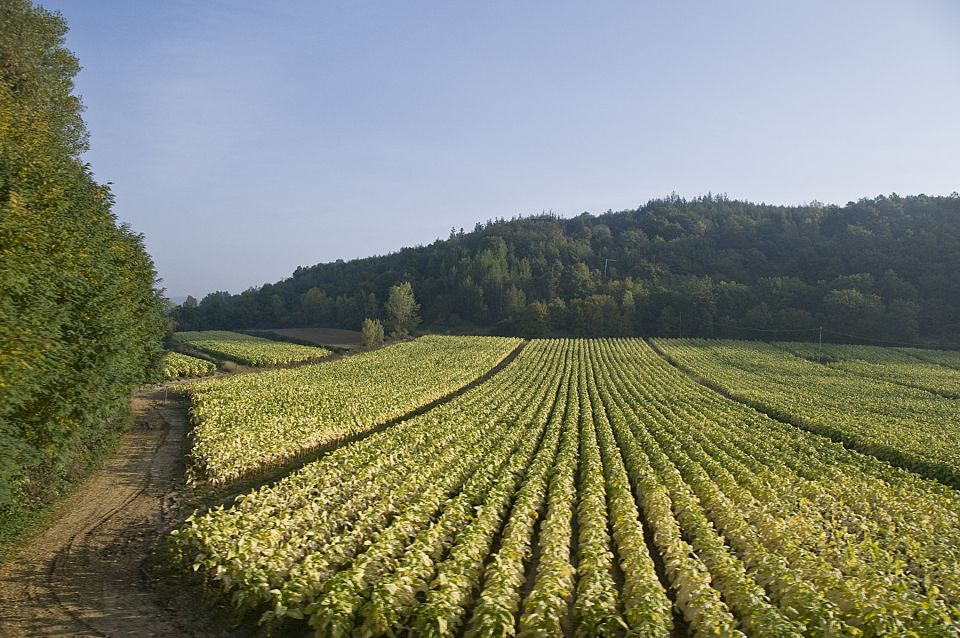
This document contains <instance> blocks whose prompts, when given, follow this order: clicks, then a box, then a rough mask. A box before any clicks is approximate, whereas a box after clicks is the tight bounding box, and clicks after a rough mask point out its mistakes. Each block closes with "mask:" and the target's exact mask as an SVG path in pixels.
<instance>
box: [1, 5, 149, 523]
mask: <svg viewBox="0 0 960 638" xmlns="http://www.w3.org/2000/svg"><path fill="white" fill-rule="evenodd" d="M65 33H66V25H65V23H64V22H63V20H62V18H60V16H59V15H56V14H52V13H50V12H48V11H45V10H43V9H41V8H37V7H34V6H33V5H32V4H31V3H30V2H29V1H27V0H2V1H0V264H2V266H0V528H2V527H3V525H4V523H6V522H7V521H12V520H15V519H16V518H17V517H16V512H15V510H16V509H17V508H20V509H21V510H22V509H23V508H28V507H30V504H31V503H35V502H37V501H39V500H42V499H43V498H45V497H46V496H47V495H48V494H52V493H54V492H56V490H57V489H58V487H59V486H61V485H62V483H63V481H64V480H66V479H67V478H68V477H70V476H74V475H77V474H78V473H79V472H78V471H79V470H82V469H83V468H84V467H85V466H87V465H89V464H90V463H91V462H92V461H93V460H94V459H96V458H97V455H98V453H99V452H100V451H101V450H103V449H104V447H105V446H106V445H108V444H109V442H110V441H111V440H113V439H114V438H115V437H116V435H117V433H118V432H119V430H120V429H121V428H122V427H123V426H124V425H125V424H126V423H127V421H128V419H129V403H130V396H131V394H132V392H133V390H134V389H135V388H136V387H137V386H138V385H139V384H141V383H143V382H144V381H146V380H149V379H151V378H153V377H154V375H156V374H158V373H159V368H160V364H161V361H162V347H161V340H162V337H163V334H164V332H165V330H166V328H167V323H166V322H165V320H164V318H163V315H162V312H163V309H164V300H163V298H162V295H161V294H160V292H159V291H158V290H156V289H155V288H154V284H155V280H156V272H155V270H154V268H153V263H152V262H151V260H150V257H149V255H147V253H146V251H145V250H144V246H143V237H141V236H140V235H137V234H136V233H134V232H132V231H131V230H130V228H128V227H126V226H122V225H121V226H118V224H117V219H116V217H115V216H114V214H113V212H112V210H111V208H112V206H113V196H112V194H111V193H110V190H109V189H108V188H107V187H106V186H103V185H100V184H98V183H97V182H96V181H95V180H94V179H93V175H92V174H91V171H90V168H89V167H88V166H87V165H86V164H85V163H84V162H83V161H82V159H81V154H82V152H83V151H84V150H85V149H86V147H87V132H86V129H85V127H84V124H83V120H82V119H81V117H80V113H81V110H82V108H81V104H80V100H79V99H78V98H77V97H76V96H74V95H73V76H74V75H75V74H76V72H77V70H78V68H79V65H78V62H77V60H76V58H75V57H74V56H73V55H72V54H71V53H70V52H69V51H67V50H66V49H65V48H64V47H63V39H64V35H65ZM2 531H3V530H2V529H0V532H2ZM2 536H3V534H2V533H0V537H2Z"/></svg>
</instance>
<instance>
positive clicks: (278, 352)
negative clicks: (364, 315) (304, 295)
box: [173, 330, 330, 367]
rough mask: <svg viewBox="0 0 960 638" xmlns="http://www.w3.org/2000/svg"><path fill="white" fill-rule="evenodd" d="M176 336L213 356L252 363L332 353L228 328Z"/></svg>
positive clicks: (279, 362)
mask: <svg viewBox="0 0 960 638" xmlns="http://www.w3.org/2000/svg"><path fill="white" fill-rule="evenodd" d="M173 340H174V341H176V342H177V343H182V344H184V345H187V346H189V347H191V348H194V349H196V350H199V351H200V352H205V353H207V354H209V355H212V356H214V357H220V358H223V359H229V360H231V361H236V362H237V363H242V364H244V365H248V366H253V367H265V366H277V365H284V364H288V363H300V362H303V361H311V360H313V359H320V358H322V357H326V356H328V355H330V351H329V350H327V349H326V348H319V347H315V346H304V345H300V344H296V343H285V342H281V341H273V340H271V339H263V338H261V337H253V336H251V335H245V334H240V333H237V332H227V331H225V330H205V331H199V332H175V333H173Z"/></svg>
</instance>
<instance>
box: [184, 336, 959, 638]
mask: <svg viewBox="0 0 960 638" xmlns="http://www.w3.org/2000/svg"><path fill="white" fill-rule="evenodd" d="M460 339H462V340H463V341H462V342H461V343H463V342H466V341H468V340H470V339H478V338H469V337H468V338H460ZM414 343H416V342H414ZM670 343H671V344H673V343H675V342H670ZM403 345H409V344H403ZM737 346H742V347H743V351H744V353H745V356H747V357H748V358H749V357H750V356H751V355H752V350H751V348H752V345H751V344H749V343H743V342H741V343H739V344H729V347H730V348H731V350H734V349H735V348H736V347H737ZM390 349H391V348H387V349H384V350H380V351H378V353H382V352H384V351H385V350H390ZM777 352H779V354H780V355H782V356H784V357H792V355H789V354H787V353H786V352H783V351H782V350H780V351H777ZM378 353H374V354H378ZM900 354H902V355H903V356H909V355H907V354H905V353H899V354H895V355H894V356H900ZM793 358H794V359H796V357H793ZM797 360H798V361H800V360H799V359H797ZM421 363H422V364H425V365H421V367H424V368H426V367H429V362H428V361H423V362H421ZM334 365H336V364H334ZM811 365H815V364H811ZM320 367H329V366H320ZM818 367H819V368H823V366H818ZM247 376H248V377H250V376H259V375H247ZM404 378H405V377H404V376H403V375H401V376H399V377H397V379H401V381H400V384H401V385H402V383H403V381H402V379H404ZM395 384H396V381H395V382H394V383H393V384H389V385H395ZM338 387H339V388H340V390H337V389H334V388H331V391H330V392H327V393H324V394H323V396H325V397H331V398H333V399H334V400H335V401H341V400H343V397H342V396H340V392H342V391H343V390H347V391H349V389H350V387H351V386H350V385H349V384H341V385H340V386H338ZM793 391H797V390H796V389H794V390H793ZM789 392H790V391H789V390H788V391H784V392H783V393H784V394H787V393H789ZM798 394H800V392H798ZM308 395H309V396H310V397H316V396H318V395H319V393H308ZM306 400H307V401H309V400H310V399H309V398H308V399H306ZM314 400H315V399H314ZM254 403H255V402H254ZM346 403H347V404H349V400H348V401H346ZM890 407H891V408H894V407H895V406H890ZM958 515H960V499H958V495H957V492H956V491H955V490H952V489H949V488H946V487H944V486H943V485H941V484H939V483H937V482H936V481H932V480H928V479H924V478H922V477H920V476H918V475H917V474H914V473H911V472H907V471H904V470H901V469H897V468H894V467H891V466H890V465H889V464H887V463H883V462H880V461H878V460H877V459H875V458H872V457H870V456H866V455H863V454H859V453H856V452H852V451H850V450H848V449H846V448H844V447H843V446H841V445H839V444H836V443H834V442H831V441H830V440H828V439H827V438H825V437H822V436H817V435H815V434H811V433H810V432H806V431H804V430H802V429H800V428H797V427H794V426H791V425H786V424H784V423H780V422H777V421H775V420H773V419H771V418H769V417H767V416H765V415H763V414H762V413H760V412H758V411H756V410H754V409H752V408H750V407H748V406H746V405H743V404H742V403H738V402H737V401H733V400H730V399H728V398H725V397H724V396H722V395H721V394H719V393H717V392H714V391H713V390H710V389H708V388H706V387H704V386H703V385H701V384H699V383H697V382H695V381H693V380H692V379H691V378H690V377H688V376H687V375H685V374H683V373H682V372H681V371H679V370H678V369H677V368H675V367H674V366H671V365H670V364H668V363H667V362H665V361H664V360H663V359H661V358H660V357H659V356H657V354H656V353H655V352H654V351H653V350H652V349H651V348H650V346H648V345H647V344H646V343H645V342H643V341H641V340H637V339H603V340H569V339H547V340H534V341H532V342H530V343H529V344H528V345H527V346H526V347H525V348H524V349H523V350H522V351H521V352H520V353H519V354H518V356H517V357H516V359H515V360H513V361H512V362H511V363H510V364H509V365H508V366H506V367H505V368H504V369H503V370H501V371H500V372H499V373H498V374H496V375H493V376H492V377H491V378H490V379H488V380H487V381H485V382H484V383H483V384H481V385H479V386H477V387H474V388H471V389H470V390H468V391H466V392H464V393H463V394H461V395H459V396H457V397H456V398H454V399H452V400H451V401H448V402H445V403H442V404H440V405H439V406H437V407H436V408H435V409H432V410H429V411H427V412H425V413H423V414H420V415H418V416H416V417H413V418H410V419H407V420H404V421H403V422H401V423H398V424H397V425H395V426H393V427H391V428H388V429H386V430H383V431H381V432H377V433H375V434H372V435H370V436H368V437H366V438H363V439H361V440H359V441H356V442H354V443H351V444H348V445H343V446H340V447H338V448H337V449H336V450H334V451H333V452H331V453H330V454H328V455H326V456H324V457H323V458H321V459H319V460H317V461H315V462H312V463H309V464H307V465H305V466H304V467H303V468H301V469H300V470H298V471H296V472H294V473H293V474H291V475H290V476H288V477H286V478H284V479H283V480H281V481H278V482H276V483H272V484H270V485H266V486H263V487H261V488H259V489H257V490H254V491H251V492H249V493H247V494H245V495H243V496H242V497H241V498H238V499H237V500H236V501H235V502H234V503H233V504H232V505H230V506H229V507H218V508H214V509H212V510H210V511H208V512H206V513H203V514H197V515H195V516H193V517H191V518H190V519H189V520H188V521H186V523H185V525H184V526H183V527H182V528H181V529H180V530H178V531H176V532H175V533H174V537H173V538H174V540H173V542H172V543H171V545H172V546H173V547H174V548H175V551H174V552H173V554H174V559H175V560H176V561H178V563H179V564H180V566H181V567H182V568H183V569H192V570H195V571H198V572H200V574H201V575H202V576H203V577H204V579H205V581H206V582H207V583H208V584H209V585H210V586H211V587H212V588H213V589H214V590H215V591H218V592H220V593H221V594H223V597H224V599H225V600H226V601H228V604H230V605H232V606H233V607H234V608H235V609H236V610H237V611H238V612H240V613H244V612H251V613H250V614H249V615H248V617H253V616H254V615H255V614H258V613H259V614H260V618H261V624H268V625H269V624H272V623H277V624H280V626H279V627H271V626H267V627H265V628H262V629H261V631H262V632H263V633H267V634H269V633H271V631H272V629H275V628H276V629H279V630H280V631H281V632H283V631H285V630H290V632H289V633H295V634H302V633H304V632H305V631H306V630H307V627H306V626H305V625H306V624H307V623H309V626H310V627H311V628H312V630H313V633H315V635H317V636H355V637H373V636H401V635H416V636H460V635H464V636H467V637H469V638H488V637H489V638H492V637H494V636H500V637H502V636H520V637H540V636H562V635H570V636H578V637H586V636H590V637H594V636H649V637H651V638H653V637H663V638H665V637H667V636H670V635H675V634H683V635H691V636H729V637H739V638H745V637H746V636H774V637H777V638H799V637H801V636H823V635H831V636H944V637H946V636H953V635H954V634H955V633H956V632H955V628H956V626H957V623H958V622H960V607H958V606H957V601H958V596H960V542H958V541H960V517H958ZM658 570H659V573H658ZM667 588H669V591H670V592H671V593H672V596H670V597H668V595H667ZM675 614H676V615H675ZM675 618H680V619H682V620H681V623H682V625H681V626H680V627H674V626H673V624H674V619H675ZM281 623H283V624H281Z"/></svg>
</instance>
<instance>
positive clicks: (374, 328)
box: [360, 319, 383, 348]
mask: <svg viewBox="0 0 960 638" xmlns="http://www.w3.org/2000/svg"><path fill="white" fill-rule="evenodd" d="M360 343H361V345H363V347H364V348H370V347H373V346H379V345H380V344H381V343H383V324H382V323H380V320H379V319H364V320H363V324H361V326H360Z"/></svg>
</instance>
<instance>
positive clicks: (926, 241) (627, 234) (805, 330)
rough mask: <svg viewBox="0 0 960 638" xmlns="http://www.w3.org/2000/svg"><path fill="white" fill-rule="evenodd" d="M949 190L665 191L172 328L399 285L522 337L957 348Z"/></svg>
mask: <svg viewBox="0 0 960 638" xmlns="http://www.w3.org/2000/svg"><path fill="white" fill-rule="evenodd" d="M957 273H960V196H958V195H957V194H954V195H952V196H949V197H927V196H923V195H920V196H911V197H900V196H897V195H891V196H889V197H887V196H881V197H877V198H874V199H861V200H860V201H857V202H851V203H848V204H847V205H845V206H834V205H822V204H819V203H816V202H815V203H813V204H810V205H807V206H790V207H788V206H771V205H765V204H753V203H749V202H743V201H735V200H731V199H728V198H726V197H724V196H706V197H700V198H697V199H694V200H685V199H682V198H679V197H676V196H672V197H669V198H664V199H657V200H653V201H650V202H648V203H647V204H646V205H645V206H642V207H640V208H638V209H636V210H626V211H621V212H607V213H605V214H602V215H590V214H588V213H583V214H582V215H579V216H577V217H574V218H572V219H561V218H558V217H555V216H551V215H543V216H535V217H526V218H519V219H512V220H502V219H501V220H494V221H488V222H487V223H485V224H477V226H476V228H474V230H473V232H467V233H465V232H463V230H462V229H460V230H459V231H457V230H451V233H450V237H449V238H448V239H446V240H438V241H436V242H434V243H432V244H430V245H429V246H419V247H415V248H406V249H403V250H401V251H399V252H396V253H393V254H390V255H384V256H378V257H369V258H366V259H357V260H353V261H348V262H344V261H337V262H335V263H326V264H318V265H316V266H310V267H304V268H298V269H297V271H296V272H295V273H294V274H293V276H292V277H290V278H289V279H286V280H284V281H281V282H278V283H276V284H266V285H264V286H261V287H260V288H251V289H249V290H247V291H245V292H243V293H240V294H237V295H230V294H228V293H225V292H215V293H212V294H210V295H207V296H206V297H204V298H203V300H202V301H200V302H199V303H197V302H196V300H194V299H188V300H187V303H185V304H184V305H183V306H182V307H179V308H177V309H176V310H175V312H174V315H175V318H176V319H177V321H178V322H179V323H180V326H181V327H182V328H183V329H198V328H235V329H242V328H265V327H277V326H340V327H345V328H357V327H358V326H359V325H360V323H361V321H362V320H363V318H364V317H379V316H380V315H381V314H382V303H383V301H384V300H385V298H386V294H387V291H388V289H389V287H390V286H391V285H394V284H396V283H397V282H400V281H410V282H411V283H412V284H413V289H414V292H415V294H416V297H417V301H418V302H420V303H421V304H422V314H423V319H424V325H425V326H426V327H428V328H432V329H439V330H454V331H467V330H473V331H483V332H498V333H505V334H518V335H525V336H540V335H545V334H573V335H653V336H657V335H659V336H677V335H681V334H682V335H684V336H703V337H721V336H722V337H741V338H756V337H770V338H789V337H791V336H792V337H795V338H816V336H817V332H818V328H819V327H820V326H823V328H824V338H825V339H834V340H854V339H855V338H856V337H859V338H862V339H863V340H875V341H878V342H881V341H889V342H897V343H921V342H923V343H940V344H952V345H956V344H958V337H957V334H958V331H960V330H958V329H960V277H958V276H957Z"/></svg>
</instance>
